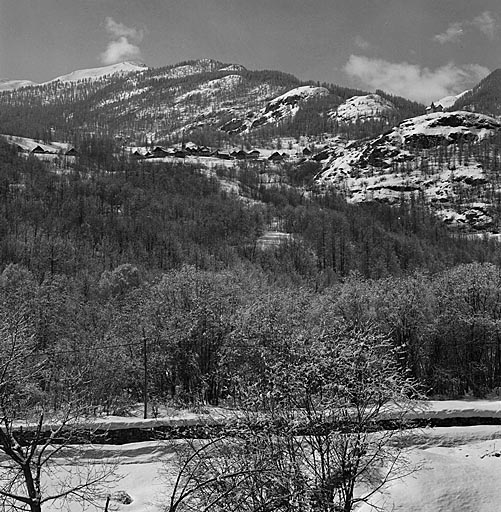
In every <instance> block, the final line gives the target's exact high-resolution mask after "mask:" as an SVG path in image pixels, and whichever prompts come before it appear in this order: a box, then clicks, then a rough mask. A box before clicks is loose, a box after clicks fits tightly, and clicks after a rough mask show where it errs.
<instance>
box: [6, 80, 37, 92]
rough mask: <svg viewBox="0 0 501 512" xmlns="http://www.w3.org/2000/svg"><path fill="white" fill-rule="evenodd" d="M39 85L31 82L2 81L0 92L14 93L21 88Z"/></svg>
mask: <svg viewBox="0 0 501 512" xmlns="http://www.w3.org/2000/svg"><path fill="white" fill-rule="evenodd" d="M33 85H38V84H36V83H35V82H32V81H31V80H0V92H1V91H14V90H16V89H20V88H21V87H30V86H33Z"/></svg>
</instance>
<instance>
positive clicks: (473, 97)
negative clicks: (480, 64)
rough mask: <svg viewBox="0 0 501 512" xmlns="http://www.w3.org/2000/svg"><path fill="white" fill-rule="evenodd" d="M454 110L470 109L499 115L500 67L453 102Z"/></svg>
mask: <svg viewBox="0 0 501 512" xmlns="http://www.w3.org/2000/svg"><path fill="white" fill-rule="evenodd" d="M453 108H454V109H455V110H470V111H472V112H479V113H481V114H488V115H491V116H500V115H501V69H496V70H495V71H493V72H492V73H491V74H490V75H489V76H487V77H485V78H484V79H483V80H482V81H481V82H480V83H479V84H478V85H477V86H475V87H474V88H473V89H472V90H471V91H467V92H466V93H465V94H464V95H461V97H460V98H458V100H457V101H456V102H455V103H454V105H453Z"/></svg>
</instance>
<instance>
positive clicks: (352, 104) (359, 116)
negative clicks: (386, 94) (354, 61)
mask: <svg viewBox="0 0 501 512" xmlns="http://www.w3.org/2000/svg"><path fill="white" fill-rule="evenodd" d="M397 114H398V112H397V109H396V108H395V105H393V103H391V101H388V100H386V99H384V98H382V97H381V96H380V95H379V94H367V95H365V96H353V97H352V98H349V99H348V100H347V101H345V102H344V103H342V104H341V105H339V107H337V109H334V110H331V111H330V112H329V116H330V117H331V118H332V119H336V120H337V121H338V122H340V123H345V124H351V123H356V122H360V123H365V122H367V121H389V120H390V119H392V118H393V117H395V116H396V115H397Z"/></svg>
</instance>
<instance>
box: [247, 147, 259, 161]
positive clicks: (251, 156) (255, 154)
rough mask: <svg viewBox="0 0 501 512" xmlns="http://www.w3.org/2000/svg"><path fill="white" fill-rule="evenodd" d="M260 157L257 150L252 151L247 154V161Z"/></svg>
mask: <svg viewBox="0 0 501 512" xmlns="http://www.w3.org/2000/svg"><path fill="white" fill-rule="evenodd" d="M260 156H261V152H260V151H258V150H257V149H253V150H252V151H250V152H249V153H247V158H248V159H249V160H257V159H258V158H259V157H260Z"/></svg>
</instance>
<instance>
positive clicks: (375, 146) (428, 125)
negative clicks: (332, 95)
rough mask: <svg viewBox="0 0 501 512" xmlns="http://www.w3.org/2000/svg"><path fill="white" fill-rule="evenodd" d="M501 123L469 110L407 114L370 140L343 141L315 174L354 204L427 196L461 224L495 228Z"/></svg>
mask: <svg viewBox="0 0 501 512" xmlns="http://www.w3.org/2000/svg"><path fill="white" fill-rule="evenodd" d="M500 134H501V121H498V120H496V119H494V118H492V117H489V116H485V115H482V114H475V113H471V112H450V113H449V112H446V113H435V114H428V115H425V116H420V117H416V118H413V119H408V120H406V121H404V122H402V123H400V124H399V125H398V126H397V127H395V128H394V129H393V130H392V131H391V132H389V133H387V134H385V135H381V136H379V137H377V138H375V139H372V140H370V141H361V142H356V141H345V142H344V143H343V142H338V144H337V145H336V146H333V147H331V148H330V150H329V151H330V158H329V159H328V160H327V162H326V163H325V165H324V167H323V170H322V171H321V172H320V173H319V174H318V175H317V177H316V182H317V184H319V185H321V186H324V187H334V188H336V189H338V190H340V191H342V192H343V193H344V195H345V196H346V198H347V199H348V200H349V201H351V202H364V201H382V202H386V203H390V204H398V203H401V202H402V201H409V200H411V199H412V200H417V199H418V198H419V199H420V200H423V201H424V202H426V203H428V204H429V205H431V207H432V208H433V210H434V211H435V213H436V214H437V215H438V216H439V217H441V218H442V219H444V220H445V221H446V222H447V223H449V224H451V225H454V226H456V227H461V228H464V229H470V230H476V231H484V230H487V231H491V232H497V231H498V230H499V227H500V219H499V215H500V212H499V211H498V209H497V208H496V204H497V203H496V201H497V200H496V197H497V194H499V193H501V182H500V180H499V176H498V174H499V173H498V171H497V170H498V169H499V168H501V161H500V158H499V152H497V150H496V148H497V146H498V144H499V141H500V140H501V135H500Z"/></svg>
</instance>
